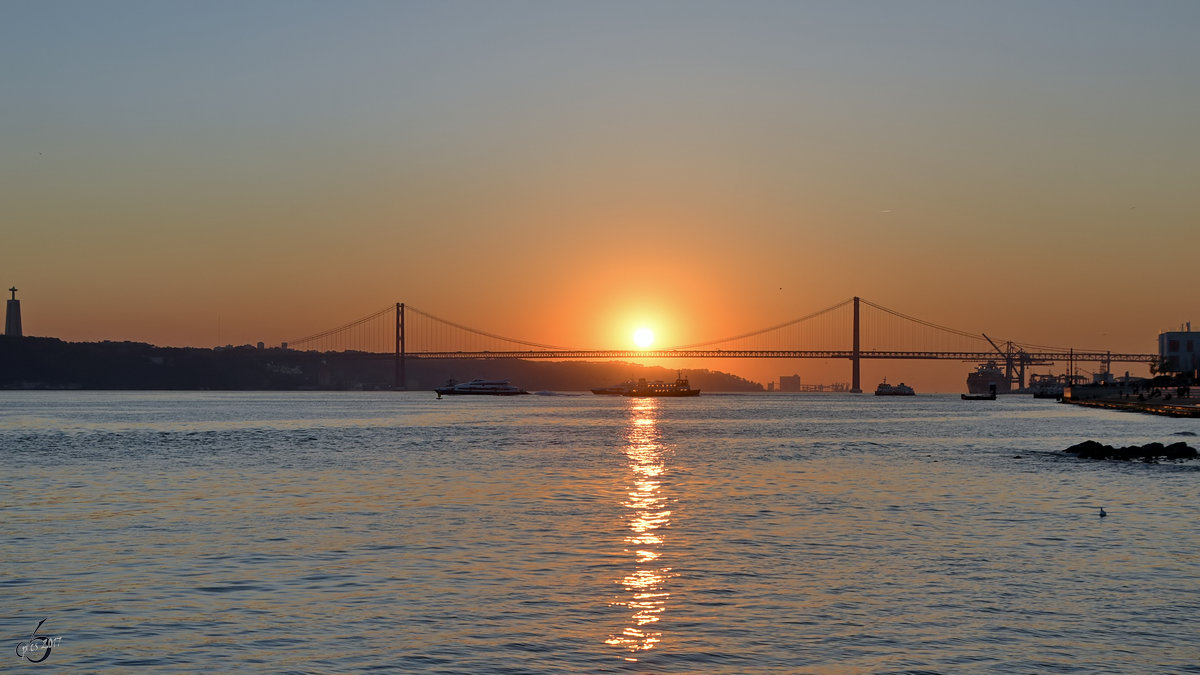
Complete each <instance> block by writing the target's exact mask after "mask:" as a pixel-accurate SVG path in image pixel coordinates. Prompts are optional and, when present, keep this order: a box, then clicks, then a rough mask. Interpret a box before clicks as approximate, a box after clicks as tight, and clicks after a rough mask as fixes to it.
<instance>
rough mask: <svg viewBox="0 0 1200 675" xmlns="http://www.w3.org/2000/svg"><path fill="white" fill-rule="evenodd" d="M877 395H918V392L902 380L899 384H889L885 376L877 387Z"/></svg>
mask: <svg viewBox="0 0 1200 675" xmlns="http://www.w3.org/2000/svg"><path fill="white" fill-rule="evenodd" d="M875 395H876V396H916V395H917V392H916V391H915V390H914V389H913V388H912V387H910V386H908V385H907V384H904V383H903V382H901V383H900V384H897V385H891V384H888V381H887V378H886V377H885V378H883V382H880V383H879V386H878V387H875Z"/></svg>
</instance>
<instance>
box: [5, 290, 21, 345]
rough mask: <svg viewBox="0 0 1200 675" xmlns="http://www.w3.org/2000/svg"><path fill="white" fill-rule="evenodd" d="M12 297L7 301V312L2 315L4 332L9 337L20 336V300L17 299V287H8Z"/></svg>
mask: <svg viewBox="0 0 1200 675" xmlns="http://www.w3.org/2000/svg"><path fill="white" fill-rule="evenodd" d="M8 290H9V292H10V293H12V299H11V300H9V301H8V307H7V312H6V313H5V315H4V334H5V335H9V336H11V337H21V301H20V300H18V299H17V287H16V286H13V287H12V288H10V289H8Z"/></svg>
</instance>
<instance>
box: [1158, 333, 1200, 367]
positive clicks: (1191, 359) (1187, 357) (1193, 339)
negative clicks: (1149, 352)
mask: <svg viewBox="0 0 1200 675" xmlns="http://www.w3.org/2000/svg"><path fill="white" fill-rule="evenodd" d="M1197 352H1200V331H1193V330H1192V324H1191V322H1190V321H1189V322H1188V323H1187V324H1185V325H1184V326H1181V327H1180V330H1177V331H1163V332H1162V333H1159V334H1158V361H1159V363H1161V364H1162V370H1163V371H1164V372H1168V373H1193V374H1194V373H1195V372H1196V370H1197V369H1198V368H1200V358H1197V355H1198V354H1197Z"/></svg>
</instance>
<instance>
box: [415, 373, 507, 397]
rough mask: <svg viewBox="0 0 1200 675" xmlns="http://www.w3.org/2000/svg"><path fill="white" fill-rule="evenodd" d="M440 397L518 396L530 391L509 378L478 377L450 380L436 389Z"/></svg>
mask: <svg viewBox="0 0 1200 675" xmlns="http://www.w3.org/2000/svg"><path fill="white" fill-rule="evenodd" d="M434 391H436V392H437V395H438V398H441V397H442V396H464V395H465V396H516V395H517V394H528V393H529V392H527V391H525V390H524V389H521V388H519V387H514V386H513V385H511V384H509V383H508V380H482V379H479V378H476V379H474V380H471V381H470V382H455V381H454V380H450V381H449V382H447V383H446V386H444V387H437V388H436V389H434Z"/></svg>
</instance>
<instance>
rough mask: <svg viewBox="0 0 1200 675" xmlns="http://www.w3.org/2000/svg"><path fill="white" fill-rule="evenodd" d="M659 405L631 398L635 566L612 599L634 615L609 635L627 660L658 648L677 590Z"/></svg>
mask: <svg viewBox="0 0 1200 675" xmlns="http://www.w3.org/2000/svg"><path fill="white" fill-rule="evenodd" d="M659 405H660V404H659V401H658V400H657V399H654V398H642V399H630V409H629V412H630V420H629V429H628V432H627V433H626V441H627V442H626V445H625V457H626V460H627V468H628V469H629V487H628V491H627V493H626V497H625V500H624V501H623V502H622V506H624V507H625V508H626V509H628V511H627V516H626V518H627V519H626V525H627V527H628V529H629V533H628V534H627V535H626V537H625V544H626V545H627V548H626V549H625V551H626V552H627V553H629V554H631V555H632V556H633V559H634V567H633V570H632V571H631V572H629V573H628V574H626V575H625V576H624V577H622V578H621V579H617V580H616V583H619V584H621V587H622V589H623V590H624V593H623V594H622V595H621V596H619V597H618V599H616V600H614V601H613V602H612V603H611V604H612V605H613V606H622V607H626V608H628V609H629V610H630V612H631V615H630V619H629V622H628V625H626V627H625V629H624V630H623V631H622V632H621V633H620V634H619V635H610V636H609V638H608V639H607V640H605V643H606V644H609V645H614V646H618V647H621V648H623V649H624V650H625V651H626V652H628V653H627V654H626V656H625V659H626V660H627V661H636V660H637V658H636V654H638V653H639V652H645V651H648V650H650V649H654V647H655V645H657V644H658V643H660V642H661V641H662V631H660V630H655V624H657V623H658V621H659V619H661V618H662V614H663V612H664V610H665V609H666V606H667V599H668V598H669V597H670V596H671V594H670V593H668V592H667V590H666V582H667V579H668V578H669V577H670V576H671V568H669V567H663V566H662V562H663V560H662V552H661V547H662V544H663V536H662V535H663V530H664V529H665V528H666V527H667V526H668V525H670V524H671V511H670V509H669V508H668V507H669V503H668V499H667V497H666V496H665V495H664V494H663V491H662V481H661V480H660V479H661V478H662V476H664V475H665V474H666V470H667V469H666V463H665V461H664V455H665V454H666V452H665V449H664V448H663V445H662V443H661V441H660V438H659V429H658V415H659Z"/></svg>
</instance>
